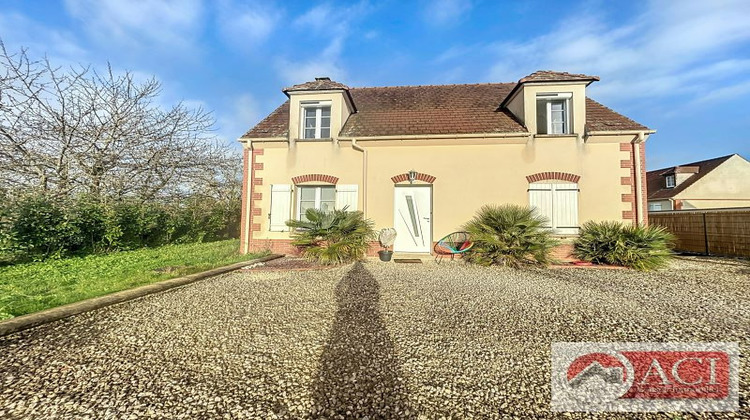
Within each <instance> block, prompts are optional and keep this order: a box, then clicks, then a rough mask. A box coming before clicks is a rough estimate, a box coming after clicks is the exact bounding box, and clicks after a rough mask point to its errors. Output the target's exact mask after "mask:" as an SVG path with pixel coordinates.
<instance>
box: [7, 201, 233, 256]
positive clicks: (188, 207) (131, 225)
mask: <svg viewBox="0 0 750 420" xmlns="http://www.w3.org/2000/svg"><path fill="white" fill-rule="evenodd" d="M240 207H241V203H240V201H239V200H218V199H214V198H210V197H207V198H202V197H192V198H189V199H186V200H184V201H181V202H178V203H175V204H166V203H159V202H152V203H141V202H138V201H134V200H129V199H123V200H120V201H114V202H112V201H110V202H107V201H102V200H101V199H99V198H96V197H90V196H84V195H81V196H78V197H72V198H71V197H67V198H53V197H50V196H47V195H45V194H28V195H25V196H21V197H17V198H7V199H5V200H0V264H11V263H18V262H24V261H29V260H43V259H46V258H50V257H60V256H69V255H87V254H91V253H102V252H110V251H117V250H127V249H137V248H142V247H156V246H161V245H165V244H169V243H192V242H209V241H216V240H221V239H230V238H234V237H237V236H238V235H239V224H240V222H239V218H240Z"/></svg>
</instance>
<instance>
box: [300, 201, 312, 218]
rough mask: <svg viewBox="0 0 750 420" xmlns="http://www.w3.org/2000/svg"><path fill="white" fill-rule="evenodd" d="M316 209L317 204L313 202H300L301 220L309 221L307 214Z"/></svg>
mask: <svg viewBox="0 0 750 420" xmlns="http://www.w3.org/2000/svg"><path fill="white" fill-rule="evenodd" d="M312 208H315V202H312V201H309V202H308V201H300V203H299V219H300V220H304V221H307V217H305V212H306V211H307V209H312Z"/></svg>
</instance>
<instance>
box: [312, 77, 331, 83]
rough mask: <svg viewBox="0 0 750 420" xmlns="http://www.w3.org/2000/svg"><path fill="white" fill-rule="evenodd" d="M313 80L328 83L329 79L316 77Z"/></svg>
mask: <svg viewBox="0 0 750 420" xmlns="http://www.w3.org/2000/svg"><path fill="white" fill-rule="evenodd" d="M315 80H316V81H318V82H330V81H331V78H330V77H316V78H315Z"/></svg>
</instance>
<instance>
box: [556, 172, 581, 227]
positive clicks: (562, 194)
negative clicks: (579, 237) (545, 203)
mask: <svg viewBox="0 0 750 420" xmlns="http://www.w3.org/2000/svg"><path fill="white" fill-rule="evenodd" d="M552 201H553V202H554V215H553V217H554V226H555V228H556V231H558V232H559V233H565V234H574V233H578V184H554V196H553V197H552Z"/></svg>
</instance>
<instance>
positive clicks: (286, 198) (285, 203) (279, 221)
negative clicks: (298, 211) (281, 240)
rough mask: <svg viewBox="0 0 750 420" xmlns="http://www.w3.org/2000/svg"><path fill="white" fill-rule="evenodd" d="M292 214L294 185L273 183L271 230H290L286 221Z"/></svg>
mask: <svg viewBox="0 0 750 420" xmlns="http://www.w3.org/2000/svg"><path fill="white" fill-rule="evenodd" d="M291 215H292V186H291V185H289V184H273V185H271V213H270V217H269V219H270V226H269V228H268V230H270V231H271V232H285V231H288V230H289V227H287V225H286V221H287V220H289V219H290V218H291Z"/></svg>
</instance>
